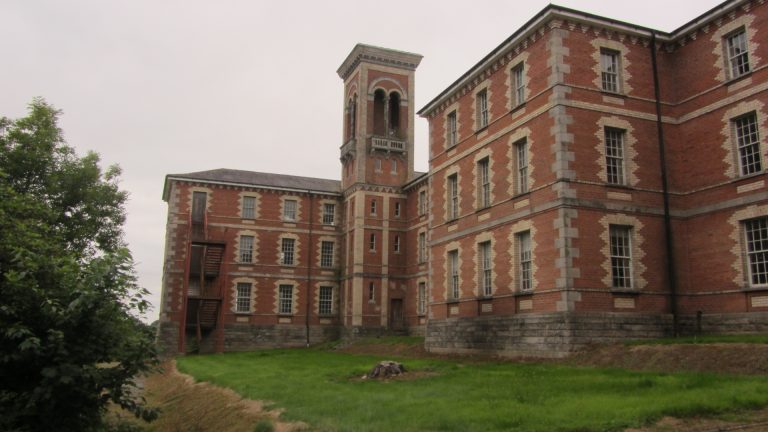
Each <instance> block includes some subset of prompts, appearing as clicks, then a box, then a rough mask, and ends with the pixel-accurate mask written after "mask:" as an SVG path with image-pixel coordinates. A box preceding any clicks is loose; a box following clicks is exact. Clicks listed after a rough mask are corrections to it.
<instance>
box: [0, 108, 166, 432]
mask: <svg viewBox="0 0 768 432" xmlns="http://www.w3.org/2000/svg"><path fill="white" fill-rule="evenodd" d="M58 116H59V112H58V111H57V110H55V109H54V108H53V107H51V106H50V105H48V104H47V103H46V102H45V101H43V100H42V99H35V100H34V101H33V102H32V103H31V104H30V106H29V115H28V116H27V117H25V118H22V119H19V120H16V121H12V120H9V119H7V118H2V119H0V130H3V129H4V133H3V134H2V135H0V371H2V373H0V430H12V431H51V430H57V431H89V430H97V429H98V428H101V427H102V420H101V418H102V414H103V412H104V410H105V409H106V407H107V404H108V403H110V402H112V403H116V404H118V405H120V406H122V407H124V408H126V409H128V410H130V411H132V412H133V413H134V414H136V415H137V416H140V417H144V418H147V419H151V418H153V417H154V416H156V413H155V412H154V411H153V410H151V409H148V408H147V407H145V406H144V404H143V402H142V400H141V399H140V398H137V397H136V396H135V392H134V391H133V387H134V382H133V379H134V377H136V376H137V375H138V374H139V373H141V372H143V371H147V370H149V368H151V366H152V364H153V362H154V359H155V351H154V346H153V343H152V333H151V329H150V328H149V327H148V326H145V325H144V324H142V323H141V322H140V321H139V320H138V319H136V318H135V316H134V315H133V313H139V314H142V313H144V312H145V311H146V309H147V308H148V306H149V305H148V303H147V302H146V300H145V299H144V296H145V295H146V294H147V292H146V290H143V289H141V288H139V287H138V286H137V285H136V277H135V274H134V270H133V261H132V258H131V255H130V252H129V251H128V249H127V248H126V247H125V244H124V241H123V231H122V224H123V222H124V220H125V210H124V204H125V200H126V197H127V195H126V193H125V192H123V191H120V190H119V188H118V176H119V173H120V170H119V169H118V168H117V167H111V168H109V169H108V170H106V172H102V170H101V168H99V158H98V155H96V154H95V153H89V154H88V155H87V156H85V157H82V158H80V157H78V156H77V155H76V154H75V152H74V150H73V149H72V148H71V147H69V146H67V145H66V144H65V143H64V140H63V137H62V132H61V130H60V129H59V127H58V125H57V121H58Z"/></svg>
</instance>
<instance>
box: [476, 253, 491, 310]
mask: <svg viewBox="0 0 768 432" xmlns="http://www.w3.org/2000/svg"><path fill="white" fill-rule="evenodd" d="M478 252H479V255H480V256H479V257H478V258H479V260H478V261H479V262H478V264H480V295H481V296H483V297H490V296H492V295H493V251H492V249H491V241H490V240H488V241H484V242H482V243H478Z"/></svg>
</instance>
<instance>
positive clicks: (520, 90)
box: [512, 63, 525, 107]
mask: <svg viewBox="0 0 768 432" xmlns="http://www.w3.org/2000/svg"><path fill="white" fill-rule="evenodd" d="M523 72H524V71H523V64H522V63H520V64H519V65H517V66H515V67H514V68H513V69H512V106H513V107H516V106H519V105H522V104H523V102H525V82H524V81H523V78H524V75H523Z"/></svg>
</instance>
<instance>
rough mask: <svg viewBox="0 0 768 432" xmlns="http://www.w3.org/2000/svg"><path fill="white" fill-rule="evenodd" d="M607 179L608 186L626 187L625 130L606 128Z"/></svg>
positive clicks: (604, 131) (604, 132)
mask: <svg viewBox="0 0 768 432" xmlns="http://www.w3.org/2000/svg"><path fill="white" fill-rule="evenodd" d="M603 134H604V137H605V179H606V181H607V183H608V184H612V185H620V186H623V185H626V184H627V176H626V166H625V154H626V145H625V142H626V136H627V131H625V130H624V129H619V128H614V127H607V126H606V127H605V128H604V130H603Z"/></svg>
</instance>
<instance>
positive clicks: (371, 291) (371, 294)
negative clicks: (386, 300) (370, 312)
mask: <svg viewBox="0 0 768 432" xmlns="http://www.w3.org/2000/svg"><path fill="white" fill-rule="evenodd" d="M368 301H369V302H375V301H376V286H375V285H374V284H373V282H371V283H369V284H368Z"/></svg>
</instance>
